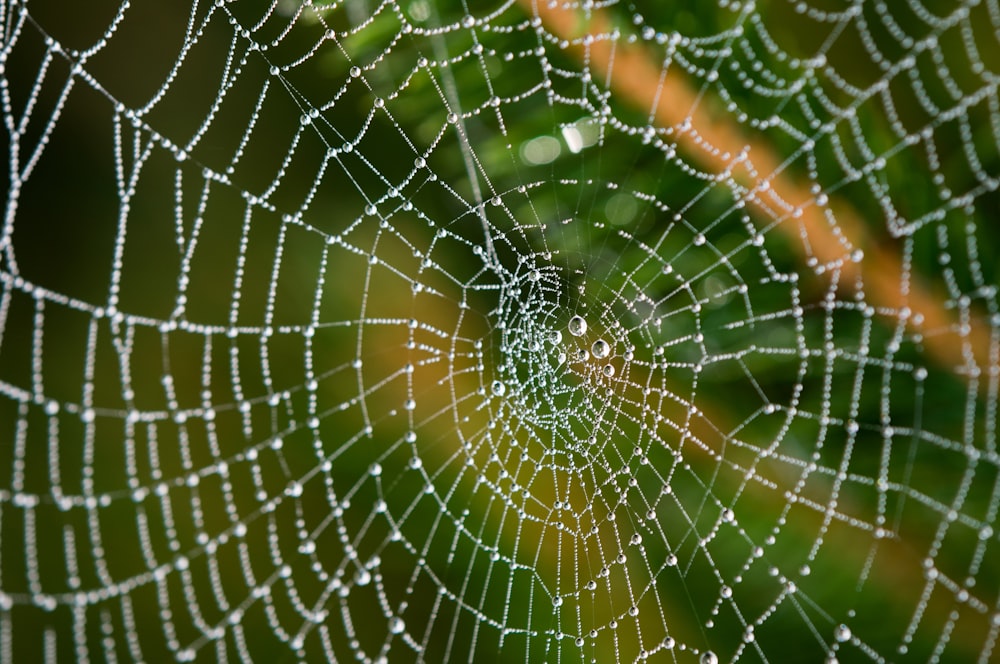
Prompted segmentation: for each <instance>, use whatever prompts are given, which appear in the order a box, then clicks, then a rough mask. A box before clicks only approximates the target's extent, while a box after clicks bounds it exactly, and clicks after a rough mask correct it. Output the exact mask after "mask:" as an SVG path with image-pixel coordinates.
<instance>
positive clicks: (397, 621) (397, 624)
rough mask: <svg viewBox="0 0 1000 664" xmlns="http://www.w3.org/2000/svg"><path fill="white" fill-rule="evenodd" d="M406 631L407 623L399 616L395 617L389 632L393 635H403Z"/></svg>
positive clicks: (390, 623)
mask: <svg viewBox="0 0 1000 664" xmlns="http://www.w3.org/2000/svg"><path fill="white" fill-rule="evenodd" d="M405 629H406V623H404V622H403V619H402V618H400V617H399V616H394V617H393V618H392V620H390V621H389V631H390V632H392V633H393V634H402V633H403V631H404V630H405Z"/></svg>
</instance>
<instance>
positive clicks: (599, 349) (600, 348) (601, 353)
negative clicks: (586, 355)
mask: <svg viewBox="0 0 1000 664" xmlns="http://www.w3.org/2000/svg"><path fill="white" fill-rule="evenodd" d="M590 352H592V353H593V354H594V357H596V358H597V359H599V360H603V359H604V358H606V357H607V356H608V355H610V354H611V344H609V343H608V342H607V341H605V340H604V339H598V340H597V341H595V342H594V344H593V345H592V346H591V347H590Z"/></svg>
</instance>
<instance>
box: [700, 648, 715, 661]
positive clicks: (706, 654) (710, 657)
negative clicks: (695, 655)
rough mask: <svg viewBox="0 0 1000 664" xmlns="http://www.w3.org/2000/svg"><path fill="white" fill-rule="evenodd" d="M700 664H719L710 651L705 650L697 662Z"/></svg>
mask: <svg viewBox="0 0 1000 664" xmlns="http://www.w3.org/2000/svg"><path fill="white" fill-rule="evenodd" d="M698 661H699V662H701V664H719V658H718V656H717V655H716V654H715V653H714V652H712V651H711V650H706V651H705V652H703V653H701V659H699V660H698Z"/></svg>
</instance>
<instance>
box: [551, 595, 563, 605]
mask: <svg viewBox="0 0 1000 664" xmlns="http://www.w3.org/2000/svg"><path fill="white" fill-rule="evenodd" d="M562 603H563V598H562V597H559V596H558V595H556V596H555V597H553V598H552V606H555V607H560V606H562Z"/></svg>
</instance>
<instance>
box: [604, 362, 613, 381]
mask: <svg viewBox="0 0 1000 664" xmlns="http://www.w3.org/2000/svg"><path fill="white" fill-rule="evenodd" d="M601 371H603V372H604V375H605V376H607V377H608V378H611V377H612V376H614V375H615V367H614V365H612V364H605V365H604V367H603V368H602V369H601Z"/></svg>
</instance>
